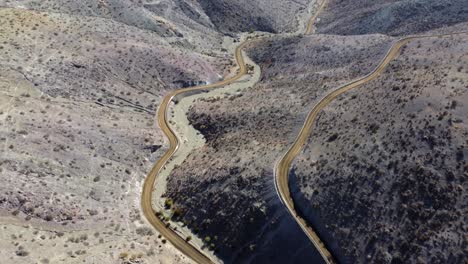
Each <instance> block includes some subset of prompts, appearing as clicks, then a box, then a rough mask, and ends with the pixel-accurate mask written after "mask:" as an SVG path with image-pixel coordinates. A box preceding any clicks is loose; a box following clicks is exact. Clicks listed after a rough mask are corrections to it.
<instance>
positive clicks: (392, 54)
mask: <svg viewBox="0 0 468 264" xmlns="http://www.w3.org/2000/svg"><path fill="white" fill-rule="evenodd" d="M466 33H468V32H457V33H450V34H438V35H428V36H410V37H406V38H402V39H400V40H398V41H397V42H396V43H395V44H393V45H392V47H391V48H390V50H389V51H388V53H387V55H385V57H384V58H383V60H382V61H381V62H380V64H379V65H378V66H377V67H376V68H375V69H374V70H373V71H372V72H371V73H369V74H368V75H366V76H364V77H361V78H359V79H357V80H354V81H352V82H350V83H348V84H345V85H343V86H341V87H339V88H337V89H335V90H333V91H331V92H330V93H328V94H326V95H325V96H324V97H323V98H322V99H321V100H320V101H319V102H318V103H317V104H316V105H315V106H314V107H313V108H312V110H311V111H310V112H309V114H308V116H307V119H306V120H305V122H304V125H303V127H302V129H301V131H300V132H299V135H298V136H297V137H296V140H295V141H294V143H293V144H292V145H291V147H290V148H289V150H288V151H287V152H286V153H285V154H284V155H283V157H282V158H281V159H280V160H279V161H278V162H277V164H276V166H275V184H276V190H277V192H278V195H279V196H280V198H281V201H282V202H283V204H284V205H285V206H286V207H287V208H288V211H289V212H290V213H291V215H292V216H293V217H294V219H296V221H297V223H298V224H299V225H300V226H301V228H302V230H303V231H304V232H305V233H306V234H307V236H308V237H309V239H310V240H311V241H312V242H313V243H314V245H315V247H316V248H317V250H318V251H319V252H320V254H321V255H322V257H323V259H324V260H325V262H326V263H334V262H335V260H334V258H333V256H332V254H331V253H330V252H329V251H328V250H327V248H326V246H325V245H324V244H323V242H322V241H321V240H320V238H319V236H318V235H317V234H316V233H315V231H314V230H313V229H312V228H311V227H310V226H309V225H308V224H307V222H306V221H305V220H304V219H303V218H302V217H301V216H299V215H298V213H297V212H296V210H295V208H294V201H293V199H292V197H291V193H290V190H289V170H290V167H291V164H292V162H293V161H294V159H295V158H296V157H297V155H298V154H299V153H300V151H301V150H302V148H303V146H304V145H305V144H306V143H307V140H308V138H309V135H310V134H311V132H312V126H313V124H314V122H315V120H316V119H317V116H318V114H319V112H320V111H321V110H322V109H323V108H325V107H326V106H327V105H328V104H330V102H332V101H333V100H334V99H335V98H336V97H338V96H339V95H341V94H343V93H345V92H347V91H349V90H351V89H354V88H357V87H359V86H361V85H363V84H365V83H367V82H370V81H372V80H374V79H375V78H377V77H378V76H379V75H380V74H381V73H382V72H383V71H384V70H385V69H386V67H387V66H388V64H389V63H390V62H391V61H392V60H393V59H394V58H396V57H397V56H398V54H399V53H400V50H401V48H402V47H403V46H404V45H406V44H407V43H408V42H410V41H412V40H415V39H422V38H434V37H446V36H453V35H459V34H466Z"/></svg>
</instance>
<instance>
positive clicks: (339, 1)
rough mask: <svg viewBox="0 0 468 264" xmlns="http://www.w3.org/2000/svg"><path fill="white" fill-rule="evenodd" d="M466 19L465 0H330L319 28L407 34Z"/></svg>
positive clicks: (353, 32)
mask: <svg viewBox="0 0 468 264" xmlns="http://www.w3.org/2000/svg"><path fill="white" fill-rule="evenodd" d="M467 21H468V4H467V3H466V1H465V0H374V1H367V0H329V3H328V4H327V7H326V9H325V11H324V12H322V13H321V15H320V20H319V22H318V32H320V33H324V34H339V35H357V34H372V33H383V34H389V35H407V34H414V33H420V32H424V31H427V30H431V29H436V28H443V27H447V26H451V25H454V24H457V23H461V22H467Z"/></svg>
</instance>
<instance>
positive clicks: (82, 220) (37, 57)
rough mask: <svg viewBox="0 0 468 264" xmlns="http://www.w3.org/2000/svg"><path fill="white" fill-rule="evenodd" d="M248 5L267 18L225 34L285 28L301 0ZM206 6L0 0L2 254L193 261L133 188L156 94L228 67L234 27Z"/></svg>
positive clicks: (158, 149)
mask: <svg viewBox="0 0 468 264" xmlns="http://www.w3.org/2000/svg"><path fill="white" fill-rule="evenodd" d="M257 2H259V3H258V4H257V3H256V1H254V2H253V3H250V4H251V5H255V6H257V5H258V6H261V8H260V7H258V8H257V9H256V10H257V11H260V10H261V11H262V12H261V14H260V13H258V12H256V13H255V14H254V13H250V14H247V13H245V12H244V11H245V10H246V9H245V6H244V11H243V12H242V14H243V15H245V18H246V19H247V20H249V21H250V20H251V19H250V18H249V17H250V16H253V15H255V16H257V17H258V18H259V21H267V23H266V24H258V23H253V24H252V25H250V26H249V27H248V29H247V28H242V29H235V28H232V30H233V31H238V30H250V29H263V28H266V27H267V26H266V25H268V27H269V28H270V29H271V31H274V30H278V31H279V30H289V29H291V28H293V27H294V26H295V25H296V21H295V19H294V18H291V19H289V18H286V17H287V16H290V14H292V12H293V10H294V12H296V11H297V10H298V9H299V8H301V9H302V8H303V5H304V4H303V3H301V4H294V5H295V9H292V10H290V9H286V8H282V9H281V10H279V11H278V12H280V13H281V12H284V14H283V15H278V18H279V19H276V18H275V15H274V14H273V13H271V12H269V10H271V8H272V7H273V8H277V7H278V6H277V5H275V6H272V7H270V6H267V5H265V3H262V2H261V1H257ZM239 5H240V4H239ZM268 8H270V9H268ZM205 9H208V8H207V6H206V3H202V2H200V3H199V2H196V1H182V0H180V1H129V0H104V1H88V0H84V1H70V0H50V1H38V0H3V1H2V0H0V25H2V26H1V29H0V92H1V93H0V143H1V146H2V149H3V151H2V154H1V155H0V173H1V175H2V179H3V180H4V184H3V185H2V187H1V188H0V226H1V228H2V234H1V239H0V240H1V241H2V242H1V243H0V254H2V255H3V256H5V257H4V258H3V260H2V263H36V262H38V263H39V262H40V263H57V262H59V261H65V262H67V263H75V262H76V263H83V262H84V263H96V262H99V263H128V261H130V259H132V261H133V262H148V263H154V262H163V263H172V262H174V263H180V262H182V263H186V262H190V261H189V260H188V259H187V258H185V257H184V256H182V255H181V254H180V253H179V252H177V251H175V249H174V248H173V247H172V246H170V245H169V244H168V243H167V241H166V240H165V239H164V238H162V237H161V236H158V234H157V233H156V232H155V231H154V230H153V229H152V228H150V226H148V225H147V224H146V222H145V221H144V219H143V218H142V216H141V214H140V211H139V209H140V192H141V184H142V182H143V180H144V177H145V176H146V174H147V172H148V171H149V170H150V168H151V166H152V165H153V164H154V162H155V160H156V159H157V158H158V157H159V156H160V155H161V154H162V153H163V151H164V149H165V145H164V144H165V143H164V138H163V135H162V134H161V133H160V131H159V130H158V128H157V126H156V123H155V120H154V115H155V111H156V109H157V107H158V104H159V102H160V100H161V98H162V97H163V96H164V95H165V94H166V93H167V92H168V91H170V90H173V89H175V88H178V87H182V86H192V85H195V84H200V83H208V82H214V81H217V80H219V79H220V78H222V77H223V76H224V75H226V74H228V73H229V70H230V68H231V67H232V63H233V62H232V54H230V53H228V49H229V48H230V47H231V46H232V45H235V42H236V41H237V39H236V38H237V37H229V36H225V33H230V32H228V31H230V30H231V29H230V28H229V29H228V28H223V26H219V25H218V24H214V23H213V22H212V20H213V21H215V20H216V19H214V18H215V17H217V18H219V17H220V16H221V15H223V14H219V13H218V12H215V11H213V10H211V11H210V13H209V15H208V14H207V13H205ZM267 15H268V18H263V17H264V16H267ZM212 18H213V19H212ZM216 21H217V22H219V19H218V20H216ZM236 24H237V22H235V21H234V22H232V25H236ZM221 29H222V31H223V32H221ZM37 240H40V241H41V243H37Z"/></svg>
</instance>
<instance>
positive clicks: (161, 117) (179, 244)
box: [141, 40, 256, 263]
mask: <svg viewBox="0 0 468 264" xmlns="http://www.w3.org/2000/svg"><path fill="white" fill-rule="evenodd" d="M254 41H256V40H246V41H245V42H243V43H242V44H241V45H239V46H238V47H237V48H236V53H235V58H236V61H237V65H238V67H239V70H238V73H237V74H236V75H234V76H233V77H231V78H228V79H226V80H223V81H221V82H217V83H213V84H210V85H202V86H195V87H190V88H184V89H179V90H176V91H174V92H172V93H170V94H168V95H166V96H165V97H164V99H163V101H162V102H161V104H160V106H159V109H158V113H157V119H158V124H159V127H160V128H161V130H162V131H163V132H164V134H165V135H166V137H167V138H168V140H169V149H168V150H167V151H166V153H164V155H163V156H162V157H161V158H160V159H159V160H158V162H157V163H156V164H155V165H154V166H153V169H152V170H151V171H150V173H149V174H148V176H147V177H146V179H145V182H144V184H143V192H142V195H141V207H142V210H143V213H144V215H145V217H146V219H147V220H148V222H149V223H150V224H151V225H152V226H153V227H154V228H156V229H157V230H158V232H159V233H161V235H163V236H164V237H165V238H166V239H167V240H169V241H170V242H171V243H172V244H173V245H174V246H175V247H176V248H177V249H178V250H180V251H181V252H182V253H184V254H185V255H186V256H188V257H190V258H191V259H193V260H194V261H195V262H197V263H213V261H212V260H211V259H210V258H209V257H208V256H206V255H205V254H204V253H203V252H202V251H200V250H198V249H197V248H196V247H194V246H193V245H191V244H190V243H188V242H187V241H186V240H185V239H184V238H182V237H181V236H180V235H179V234H177V233H176V232H175V231H174V230H172V229H170V228H168V227H166V224H165V223H164V222H163V221H162V220H161V219H159V218H158V217H157V216H156V212H155V211H154V209H153V206H152V193H153V186H154V183H155V181H156V177H157V175H158V174H159V172H160V171H161V170H162V168H163V167H164V165H165V164H166V162H167V161H168V160H169V159H170V158H171V157H172V155H173V154H174V153H175V152H176V151H177V148H178V147H179V143H180V142H179V140H178V138H177V136H176V135H175V133H174V131H173V130H172V129H171V127H170V126H169V122H168V120H167V116H168V111H167V110H168V106H169V104H170V102H171V101H172V99H173V98H174V96H176V95H179V94H183V93H186V92H191V91H201V90H207V89H212V88H217V87H221V86H225V85H228V84H231V83H233V82H235V81H237V80H238V79H240V78H241V77H242V76H243V75H245V74H246V73H247V67H246V65H245V62H244V57H243V56H242V50H243V49H244V47H246V46H247V45H248V44H249V43H252V42H254Z"/></svg>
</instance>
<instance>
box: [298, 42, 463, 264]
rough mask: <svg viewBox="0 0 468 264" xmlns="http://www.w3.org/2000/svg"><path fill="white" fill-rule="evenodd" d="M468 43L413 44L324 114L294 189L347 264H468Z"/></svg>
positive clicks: (301, 159)
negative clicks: (466, 213) (467, 230)
mask: <svg viewBox="0 0 468 264" xmlns="http://www.w3.org/2000/svg"><path fill="white" fill-rule="evenodd" d="M467 40H468V34H466V35H460V36H457V37H447V38H431V39H425V40H418V41H414V42H412V43H411V44H409V45H408V46H407V47H405V48H404V50H403V52H402V55H401V56H400V57H399V58H398V59H396V60H395V61H393V62H391V64H390V65H389V67H388V69H387V70H386V71H385V73H384V74H383V75H382V76H380V77H379V78H378V79H376V80H374V81H372V82H370V83H368V84H366V85H364V86H362V87H359V88H357V89H356V90H353V91H350V92H349V93H346V94H344V95H342V96H341V97H340V98H338V99H337V101H336V102H334V103H332V104H331V105H330V106H328V107H327V108H326V109H325V110H324V111H323V113H322V114H321V115H320V116H319V121H318V122H317V123H316V125H315V129H314V132H313V133H312V135H311V137H310V141H309V143H308V145H307V147H306V149H305V150H304V152H303V153H302V154H301V156H300V157H299V158H298V160H297V162H296V165H295V169H294V173H293V180H292V183H291V185H292V186H293V188H294V190H295V192H294V194H295V195H294V196H295V199H296V201H297V202H298V206H299V208H300V209H301V210H302V212H303V213H304V214H305V215H306V216H307V218H308V220H310V222H311V223H313V224H314V225H315V226H317V227H320V228H319V230H320V234H321V235H322V237H324V238H326V242H327V243H328V244H329V245H330V246H332V249H333V252H335V254H336V255H337V256H339V258H340V260H341V261H342V262H343V263H364V262H372V263H416V262H422V263H423V262H426V263H429V262H430V263H463V260H464V258H465V253H464V245H465V244H466V243H467V241H466V236H465V235H464V233H465V219H464V207H465V204H466V193H465V190H466V188H468V186H467V183H466V180H465V179H466V177H467V160H468V159H467V157H468V152H467V149H468V148H467V141H466V136H467V135H468V127H467V126H466V122H467V120H466V117H467V113H468V106H467V105H466V102H467V99H468V90H467V89H466V86H467V84H468V74H467V73H468V69H467V67H466V65H467V63H468V45H467V43H468V42H467Z"/></svg>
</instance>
